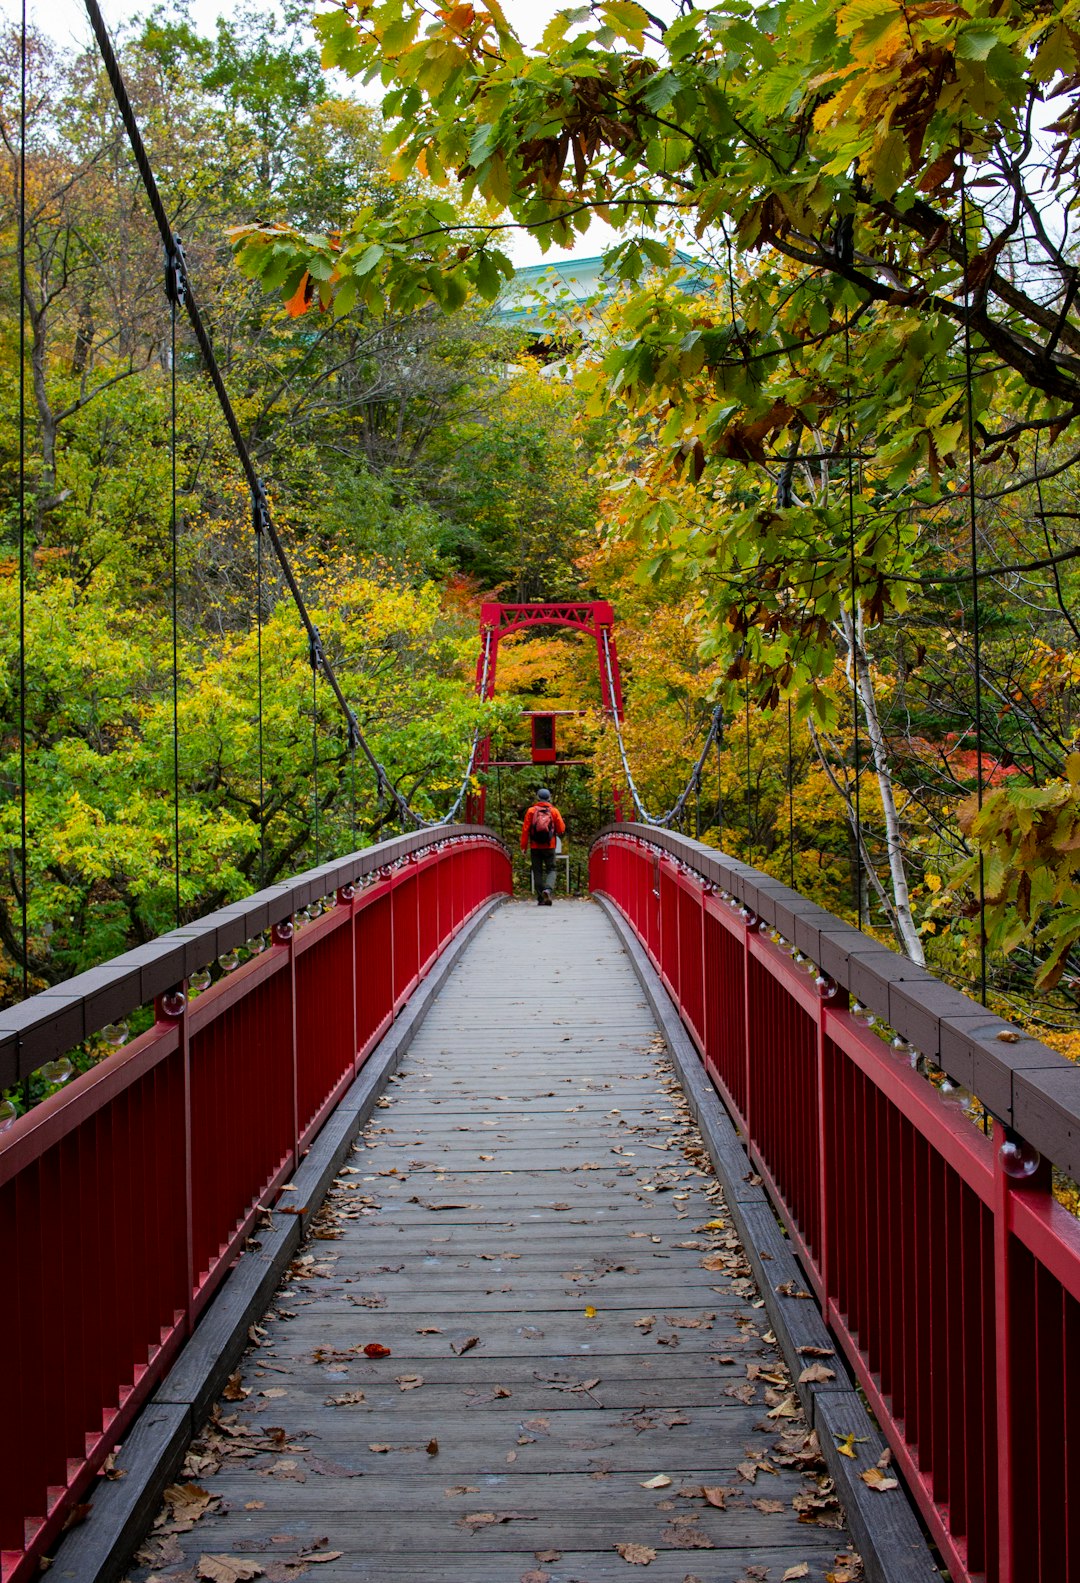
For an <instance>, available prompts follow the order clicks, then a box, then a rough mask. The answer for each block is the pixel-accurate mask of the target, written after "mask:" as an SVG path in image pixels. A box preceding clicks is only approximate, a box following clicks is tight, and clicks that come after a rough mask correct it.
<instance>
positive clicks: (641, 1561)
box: [615, 1544, 656, 1567]
mask: <svg viewBox="0 0 1080 1583" xmlns="http://www.w3.org/2000/svg"><path fill="white" fill-rule="evenodd" d="M615 1549H616V1550H617V1551H618V1552H619V1554H620V1555H621V1556H622V1558H623V1560H624V1561H629V1563H630V1565H631V1566H635V1567H647V1566H648V1564H649V1562H650V1561H655V1560H656V1551H655V1550H651V1549H650V1548H649V1546H648V1545H631V1544H623V1545H616V1546H615Z"/></svg>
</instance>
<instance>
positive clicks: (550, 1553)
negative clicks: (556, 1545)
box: [533, 1550, 562, 1561]
mask: <svg viewBox="0 0 1080 1583" xmlns="http://www.w3.org/2000/svg"><path fill="white" fill-rule="evenodd" d="M533 1555H534V1556H535V1557H536V1559H537V1560H538V1561H561V1560H562V1551H561V1550H534V1551H533Z"/></svg>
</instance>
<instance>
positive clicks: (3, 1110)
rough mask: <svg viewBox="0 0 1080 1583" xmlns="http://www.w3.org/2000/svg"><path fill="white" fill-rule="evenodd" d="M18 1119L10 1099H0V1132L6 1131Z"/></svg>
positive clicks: (17, 1113)
mask: <svg viewBox="0 0 1080 1583" xmlns="http://www.w3.org/2000/svg"><path fill="white" fill-rule="evenodd" d="M18 1119H19V1112H18V1111H17V1110H16V1108H15V1106H14V1105H13V1104H12V1103H11V1100H10V1099H0V1132H6V1131H7V1130H8V1128H9V1127H13V1126H14V1125H15V1123H16V1122H17V1121H18Z"/></svg>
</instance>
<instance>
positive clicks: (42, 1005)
mask: <svg viewBox="0 0 1080 1583" xmlns="http://www.w3.org/2000/svg"><path fill="white" fill-rule="evenodd" d="M477 835H485V836H489V837H491V838H492V839H497V838H496V837H495V832H494V831H493V830H490V829H489V828H488V827H487V826H486V825H466V824H459V825H441V826H439V827H438V828H436V829H431V830H415V831H411V832H410V833H409V834H408V835H402V836H395V837H393V838H392V839H391V840H389V841H380V842H379V843H378V844H377V845H375V846H370V847H365V848H364V849H363V850H362V851H359V852H350V853H349V855H348V856H347V857H342V858H337V859H335V860H334V862H332V863H323V864H322V865H321V866H320V867H319V868H311V869H307V870H306V871H305V872H304V873H302V874H298V875H296V877H295V878H294V879H290V880H287V881H285V882H284V883H283V884H280V885H268V886H267V887H266V889H265V890H260V891H256V892H255V894H254V895H253V896H247V897H245V898H244V900H243V901H238V902H233V903H230V905H229V906H227V907H220V908H219V909H218V910H217V911H216V912H211V913H208V914H207V915H206V917H204V918H198V919H196V920H195V922H193V923H189V924H185V925H184V926H183V928H181V929H173V930H171V931H170V932H169V933H168V934H163V935H160V936H159V937H158V938H157V939H156V940H151V941H149V942H148V943H147V944H146V945H140V946H136V947H135V949H134V950H132V951H125V952H124V954H123V955H122V956H117V957H113V958H112V960H111V961H108V962H103V963H102V964H101V966H100V967H93V968H90V969H88V970H87V971H86V972H85V973H79V974H78V975H77V976H76V977H75V978H69V979H66V980H65V981H64V982H63V983H61V984H56V985H54V986H53V987H52V988H51V989H47V990H43V991H42V993H41V994H40V995H33V996H31V998H30V999H29V1000H24V1001H20V1002H19V1003H18V1004H17V1005H15V1006H9V1007H8V1008H7V1009H6V1010H4V1011H0V1088H8V1087H10V1086H11V1085H12V1084H14V1083H16V1082H18V1081H20V1080H21V1079H22V1078H24V1077H28V1076H29V1075H30V1073H31V1072H35V1071H37V1069H38V1067H39V1066H41V1065H42V1064H43V1063H44V1062H45V1061H49V1060H52V1059H54V1058H55V1057H56V1056H58V1055H62V1054H64V1052H65V1051H67V1050H70V1049H72V1048H73V1047H74V1046H75V1045H77V1044H79V1043H80V1042H81V1041H82V1040H83V1039H86V1038H88V1037H89V1036H90V1035H91V1034H93V1033H98V1032H100V1030H101V1029H102V1028H104V1027H106V1026H107V1025H108V1024H109V1023H113V1022H118V1021H119V1020H120V1019H121V1018H122V1017H126V1016H128V1015H129V1014H130V1013H131V1012H133V1011H135V1010H137V1008H138V1007H140V1006H145V1005H148V1004H149V1003H150V1002H151V1001H153V1000H155V999H156V998H157V997H158V996H159V995H163V994H165V993H167V991H168V990H170V989H172V988H174V987H175V986H176V985H177V984H181V983H183V981H184V979H186V978H189V977H190V976H191V974H192V973H194V972H195V971H196V970H197V969H199V968H202V967H206V966H208V965H209V964H210V963H211V962H213V961H215V960H216V959H217V958H218V957H219V956H222V955H224V953H225V952H226V951H235V950H236V949H237V948H238V947H240V946H242V945H243V944H244V943H245V941H247V940H251V939H253V938H254V936H256V935H258V934H262V933H263V931H264V930H266V929H269V928H271V927H272V926H273V925H274V924H276V923H280V922H281V921H282V920H283V919H285V918H291V917H292V915H293V913H295V912H299V911H300V910H301V909H302V908H304V907H307V906H309V905H310V903H311V902H313V901H318V900H319V899H320V898H321V897H323V896H328V895H331V894H333V893H334V892H335V891H337V890H339V889H340V888H341V887H342V886H343V885H354V884H356V883H358V882H360V881H363V880H364V879H366V878H367V876H368V875H371V874H375V873H377V872H378V871H379V869H382V868H386V867H387V866H388V865H392V864H394V863H398V862H400V861H401V860H402V859H403V858H407V857H409V856H410V855H411V854H412V853H414V852H423V851H426V850H427V849H428V848H430V847H432V846H436V845H438V844H439V843H440V842H441V843H444V844H445V843H446V842H450V841H454V840H460V839H461V838H463V837H467V836H477ZM501 844H502V843H501V842H500V845H501Z"/></svg>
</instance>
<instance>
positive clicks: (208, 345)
mask: <svg viewBox="0 0 1080 1583" xmlns="http://www.w3.org/2000/svg"><path fill="white" fill-rule="evenodd" d="M85 4H86V11H87V15H88V16H89V18H90V25H91V27H92V28H93V30H94V36H95V38H96V39H97V42H98V48H99V49H100V51H101V58H102V61H103V63H104V66H105V72H106V75H107V76H108V79H109V84H110V86H111V88H112V91H113V96H114V98H115V99H116V105H117V109H118V110H119V112H120V119H121V120H122V122H123V123H124V130H125V131H126V132H127V136H128V142H129V143H130V145H131V152H132V155H133V157H134V159H135V164H136V167H137V169H138V172H139V175H140V177H141V179H142V184H143V187H144V189H145V191H146V196H147V200H148V202H149V204H150V209H151V212H152V213H153V216H154V220H155V222H156V224H157V228H158V231H159V232H160V233H161V240H162V243H163V245H164V247H165V251H166V253H167V254H169V255H170V256H171V255H172V254H173V253H179V267H180V269H181V270H182V271H183V278H184V287H185V289H184V295H183V305H184V307H185V308H186V309H187V316H188V320H189V322H190V324H191V328H192V331H193V333H194V336H195V340H196V342H197V343H198V347H199V351H200V352H201V353H202V358H203V363H204V365H205V368H206V372H207V373H208V375H209V376H210V383H211V384H212V385H213V387H214V392H215V394H216V396H217V399H218V405H219V407H220V408H221V412H222V416H223V417H224V419H225V424H226V427H227V428H228V431H229V435H230V437H231V439H232V442H233V446H234V448H235V450H236V454H237V457H238V459H239V462H240V466H241V468H242V469H243V473H244V477H245V478H246V480H247V483H248V488H249V489H250V490H251V493H252V495H253V496H254V497H255V500H256V509H257V510H258V511H259V512H260V515H261V519H262V524H263V531H264V532H265V533H266V536H267V538H268V539H269V541H270V544H271V547H272V549H273V551H274V555H275V556H276V558H277V561H278V565H279V566H280V568H281V574H282V576H283V577H284V579H285V582H286V584H287V586H288V589H289V593H290V594H291V595H292V600H293V603H294V605H295V606H296V611H297V614H298V615H299V617H300V620H301V622H302V623H303V625H304V628H305V630H306V632H307V636H308V641H309V643H310V642H312V641H313V640H314V639H316V638H317V633H316V631H315V624H314V622H313V621H312V619H311V616H310V615H309V613H308V608H307V605H306V604H305V602H304V596H303V594H302V593H301V592H300V585H299V583H298V582H297V580H296V575H295V573H294V572H293V569H292V566H291V564H290V562H289V558H288V556H287V555H286V553H285V548H284V546H283V544H282V542H281V540H280V538H279V537H278V533H277V529H276V528H275V527H274V524H273V521H272V519H271V516H270V508H269V504H268V502H267V499H266V492H265V490H264V488H263V484H262V480H261V479H260V478H259V474H258V472H257V470H256V467H255V463H254V461H253V459H252V456H251V453H250V451H249V450H248V447H247V442H246V440H245V439H244V436H243V434H242V432H241V429H240V424H239V421H238V419H237V416H236V413H235V411H234V410H233V405H232V402H231V401H230V399H229V393H228V391H227V390H226V388H225V381H224V378H223V376H222V372H221V369H220V367H219V366H218V361H217V357H216V355H215V353H214V347H213V343H212V341H211V339H210V335H209V332H208V331H207V328H206V325H205V324H204V322H203V318H202V314H201V313H200V312H199V307H198V304H197V303H196V301H195V294H194V292H193V290H192V288H191V282H190V280H189V279H188V278H187V271H186V265H185V263H184V260H183V253H182V250H181V249H179V247H178V245H177V242H176V239H175V237H174V236H173V231H172V225H171V223H170V221H169V217H168V215H167V213H166V211H165V205H164V203H163V202H162V198H161V193H160V191H159V190H158V185H157V181H156V179H155V177H154V172H153V170H152V168H151V165H150V160H149V158H148V156H147V153H146V146H145V144H144V143H143V140H142V134H141V133H140V131H139V125H138V122H137V121H136V119H135V112H134V110H133V109H132V105H131V100H130V98H129V97H128V91H127V85H126V84H125V82H124V78H123V74H122V73H121V71H120V66H119V63H118V61H117V59H116V54H115V52H114V50H113V47H112V41H111V40H110V38H109V34H108V29H107V28H106V26H105V19H104V17H103V16H102V14H101V7H100V6H99V5H98V0H85ZM319 663H320V666H321V668H322V672H323V675H324V676H325V677H326V680H327V682H328V683H329V684H330V688H331V690H332V692H333V694H334V697H335V698H336V699H337V702H338V706H339V708H340V709H341V712H342V714H343V715H344V716H345V719H346V721H347V722H350V729H351V728H352V727H353V726H356V716H355V715H354V714H353V711H352V710H351V709H350V707H349V704H348V702H347V700H346V698H345V694H344V693H343V692H342V690H341V685H340V683H339V682H338V679H337V676H336V675H335V673H334V669H333V666H332V665H331V664H330V661H329V660H328V659H327V657H326V655H325V653H324V652H323V651H322V649H321V646H320V650H319ZM357 745H358V746H359V747H360V749H361V750H362V752H363V754H364V756H365V758H366V759H367V761H368V763H369V765H370V766H371V770H372V772H373V774H374V775H375V779H376V781H377V783H378V785H379V787H380V789H384V790H385V791H386V792H387V793H388V794H389V796H390V797H391V798H392V799H393V800H394V802H395V803H397V804H398V806H399V808H405V810H406V811H407V812H409V814H410V816H411V810H409V809H407V805H405V804H404V799H403V798H402V797H401V795H400V793H399V792H398V791H397V788H396V787H394V786H393V785H392V783H391V782H390V779H389V776H388V775H387V773H386V770H385V769H384V768H383V766H382V765H381V764H380V763H379V761H378V759H377V758H376V757H375V755H374V753H372V751H371V749H370V747H369V746H368V743H367V741H366V740H365V738H364V736H363V733H362V732H360V731H359V728H358V727H357Z"/></svg>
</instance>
